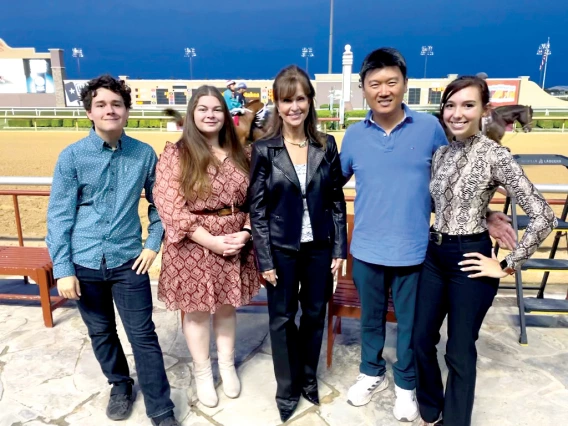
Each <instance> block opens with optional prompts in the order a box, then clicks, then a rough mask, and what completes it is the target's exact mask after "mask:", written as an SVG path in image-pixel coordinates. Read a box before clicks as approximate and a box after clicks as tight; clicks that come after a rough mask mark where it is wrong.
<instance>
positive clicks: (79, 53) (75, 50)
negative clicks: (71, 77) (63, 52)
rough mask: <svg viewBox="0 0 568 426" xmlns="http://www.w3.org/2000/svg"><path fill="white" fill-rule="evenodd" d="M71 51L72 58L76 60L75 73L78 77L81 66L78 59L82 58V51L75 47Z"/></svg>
mask: <svg viewBox="0 0 568 426" xmlns="http://www.w3.org/2000/svg"><path fill="white" fill-rule="evenodd" d="M71 51H72V52H73V57H74V58H77V72H78V74H79V76H80V75H81V64H80V63H79V59H80V58H82V57H83V49H79V48H77V47H74V48H73V49H72V50H71Z"/></svg>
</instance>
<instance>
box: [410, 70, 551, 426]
mask: <svg viewBox="0 0 568 426" xmlns="http://www.w3.org/2000/svg"><path fill="white" fill-rule="evenodd" d="M488 107H489V89H488V87H487V83H486V82H485V81H484V80H482V79H480V78H479V77H461V78H459V79H457V80H454V81H453V82H452V83H451V84H450V85H449V86H448V87H447V88H446V90H445V91H444V94H443V96H442V103H441V111H440V116H441V117H442V119H443V123H442V125H443V126H444V127H445V128H446V129H447V130H448V131H449V133H450V134H452V135H453V138H452V140H451V141H450V143H449V145H447V146H442V147H441V148H439V149H438V151H437V152H436V153H435V154H434V157H433V159H432V178H431V183H430V193H431V195H432V198H433V201H434V206H435V213H436V220H435V223H434V225H433V227H432V229H431V232H430V243H429V246H428V251H427V255H426V260H425V262H424V269H423V272H422V276H421V278H420V283H419V286H418V296H417V297H418V299H417V300H419V301H420V302H419V303H417V305H416V314H415V323H414V346H415V348H414V349H415V357H416V374H417V400H418V404H419V407H420V414H421V416H422V419H423V424H425V425H427V424H443V423H444V424H445V425H446V426H447V425H451V426H468V425H470V424H471V413H472V409H473V399H474V393H475V379H476V362H477V352H476V348H475V342H476V340H477V338H478V334H479V329H480V328H481V324H482V322H483V319H484V317H485V315H486V313H487V311H488V310H489V308H490V306H491V304H492V303H493V299H494V297H495V294H496V293H497V289H498V285H499V279H500V278H503V277H505V276H507V275H508V274H511V273H514V272H515V271H516V270H518V269H519V268H520V267H521V265H522V264H523V263H524V262H525V261H526V260H527V259H528V258H529V257H530V256H531V255H532V254H533V253H534V252H535V251H536V249H537V248H538V247H539V245H540V244H542V242H543V241H544V240H545V238H546V237H547V236H548V235H549V234H550V233H551V232H552V229H553V228H554V227H555V226H556V218H555V216H554V213H553V211H552V209H551V208H550V206H549V205H548V203H547V202H546V200H545V199H544V198H543V196H542V195H541V194H540V193H539V192H538V191H537V189H536V188H535V187H534V185H533V184H532V183H531V182H530V181H529V179H528V178H527V176H526V175H525V173H524V171H523V169H522V168H521V167H520V166H519V165H518V164H517V162H516V161H515V160H514V158H513V156H512V155H511V153H510V152H509V149H508V148H506V147H504V146H502V145H501V144H500V143H499V142H498V141H497V142H496V141H493V140H491V139H489V138H487V137H486V136H484V135H482V134H481V132H480V122H481V119H482V116H483V115H485V114H486V113H487V111H488ZM499 186H504V187H505V188H506V189H507V191H508V192H509V193H510V194H512V195H514V196H515V197H516V199H517V200H518V203H519V205H520V206H521V208H522V209H523V210H524V211H525V213H526V214H527V215H528V216H529V218H530V222H529V225H528V227H527V229H526V231H525V233H524V235H523V237H522V238H521V240H520V242H519V243H518V245H517V247H516V248H515V249H514V250H513V251H511V253H509V254H508V255H507V256H506V257H505V259H504V260H503V261H502V262H501V263H500V262H499V261H498V260H497V259H496V256H495V253H494V252H493V248H492V243H491V239H490V237H489V233H488V232H487V223H486V214H487V207H488V204H489V201H490V200H491V198H492V197H493V195H494V193H495V191H496V190H497V188H498V187H499ZM446 315H447V316H448V342H447V345H446V356H445V359H446V364H447V366H448V370H449V371H448V380H447V385H446V393H445V395H444V388H443V384H442V376H441V372H440V367H439V365H438V361H437V356H436V344H437V343H438V342H439V340H440V334H439V330H440V327H441V326H442V323H443V321H444V318H445V317H446ZM442 422H443V423H442Z"/></svg>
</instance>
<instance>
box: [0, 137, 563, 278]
mask: <svg viewBox="0 0 568 426" xmlns="http://www.w3.org/2000/svg"><path fill="white" fill-rule="evenodd" d="M84 135H86V132H75V131H66V132H55V131H54V132H51V131H37V132H34V131H31V132H16V131H14V132H10V131H0V176H51V175H52V173H53V168H54V166H55V163H56V161H57V157H58V155H59V153H60V152H61V150H62V149H63V148H64V147H66V146H67V145H69V144H71V143H73V142H75V141H77V140H78V139H80V138H81V137H83V136H84ZM129 135H130V136H132V137H134V138H137V139H140V140H142V141H144V142H147V143H148V144H150V145H151V146H152V147H153V148H154V149H155V150H156V152H157V153H158V154H160V153H161V152H162V150H163V148H164V146H165V143H166V141H168V140H169V141H172V142H173V141H176V140H177V138H178V137H179V133H169V132H129ZM334 136H335V137H336V140H337V141H338V143H339V145H340V146H341V139H342V137H343V133H334ZM504 144H505V145H506V146H508V147H510V148H511V151H512V152H513V153H515V154H529V153H531V154H536V153H542V154H561V155H565V156H567V157H568V133H565V134H559V133H556V134H547V133H528V134H524V133H514V134H507V135H506V136H505V141H504ZM526 171H527V174H528V175H529V178H530V179H531V180H532V181H533V182H534V183H555V184H559V183H562V184H566V183H568V170H567V169H566V168H564V167H560V166H547V167H538V166H529V167H526ZM6 188H7V187H3V188H2V189H6ZM23 188H24V187H22V189H23ZM28 188H29V189H40V188H39V187H33V188H32V187H28ZM41 189H49V188H41ZM349 193H351V191H349ZM545 196H546V197H547V198H563V195H561V194H545ZM46 207H47V197H22V198H20V213H21V216H22V227H23V232H24V238H25V241H26V244H28V245H43V239H44V237H45V233H46V226H45V215H46ZM349 208H350V210H351V211H352V206H351V205H350V206H349ZM493 208H494V209H497V208H499V207H498V206H493ZM555 211H556V213H557V215H559V214H560V212H561V207H558V206H557V207H555ZM139 212H140V216H141V218H142V224H143V228H144V237H145V236H146V231H145V227H146V225H147V216H146V212H147V204H146V202H145V201H144V200H143V201H142V202H141V205H140V210H139ZM563 240H564V238H563ZM1 244H4V245H6V244H17V239H16V228H15V221H14V209H13V205H12V199H11V197H9V196H0V245H1ZM550 244H551V238H549V239H548V240H547V242H546V243H545V245H544V247H542V249H541V250H539V253H537V255H536V256H539V257H547V255H548V250H549V247H550ZM560 247H561V250H560V251H559V255H558V256H559V257H561V258H567V253H566V249H565V248H562V247H566V245H565V244H561V246H560ZM501 256H502V254H500V257H501ZM159 264H160V256H158V258H157V260H156V263H155V264H154V266H153V267H152V270H151V275H152V277H153V278H157V274H158V272H159ZM523 277H524V279H525V280H526V281H533V279H534V280H535V281H536V280H540V277H541V275H540V274H537V273H530V274H529V273H524V274H523ZM567 278H568V274H557V273H556V274H555V273H553V274H551V282H558V283H567V281H568V279H567Z"/></svg>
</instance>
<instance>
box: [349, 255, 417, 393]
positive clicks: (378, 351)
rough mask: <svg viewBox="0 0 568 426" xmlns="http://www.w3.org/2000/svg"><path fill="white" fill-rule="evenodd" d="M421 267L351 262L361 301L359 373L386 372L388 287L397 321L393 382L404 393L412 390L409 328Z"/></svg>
mask: <svg viewBox="0 0 568 426" xmlns="http://www.w3.org/2000/svg"><path fill="white" fill-rule="evenodd" d="M421 266H422V265H416V266H407V267H390V266H382V265H375V264H372V263H367V262H363V261H361V260H358V259H353V281H354V282H355V287H357V292H358V293H359V299H360V300H361V366H360V367H359V370H360V371H361V373H363V374H366V375H368V376H381V375H383V374H384V373H385V371H386V362H385V360H384V358H383V349H384V347H385V334H386V328H385V326H386V316H387V310H388V298H389V288H390V289H392V298H393V302H394V310H395V312H396V318H397V343H396V358H397V361H396V362H395V363H394V365H393V372H394V381H395V383H396V385H397V386H398V387H400V388H402V389H406V390H412V389H414V388H415V379H416V376H415V372H414V354H413V352H412V325H413V323H414V309H415V304H416V288H417V285H418V278H419V276H420V270H421Z"/></svg>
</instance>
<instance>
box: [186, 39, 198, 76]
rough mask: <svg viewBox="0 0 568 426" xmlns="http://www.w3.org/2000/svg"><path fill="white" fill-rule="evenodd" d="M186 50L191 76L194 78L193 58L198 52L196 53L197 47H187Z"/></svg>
mask: <svg viewBox="0 0 568 426" xmlns="http://www.w3.org/2000/svg"><path fill="white" fill-rule="evenodd" d="M184 52H185V57H186V58H189V77H190V79H191V80H193V58H194V57H196V56H197V53H195V49H194V48H193V47H186V48H185V50H184Z"/></svg>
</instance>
